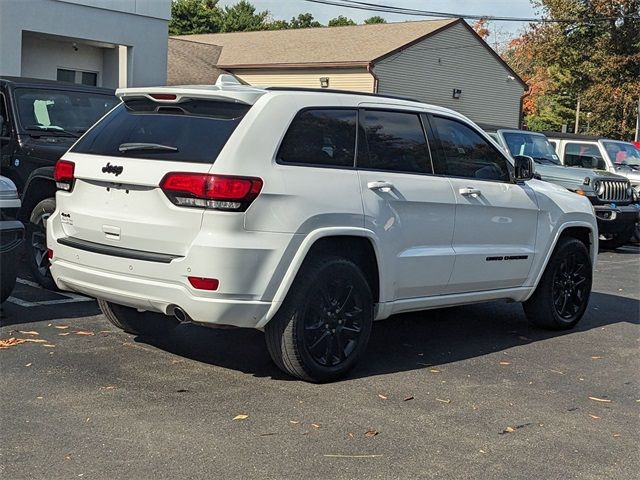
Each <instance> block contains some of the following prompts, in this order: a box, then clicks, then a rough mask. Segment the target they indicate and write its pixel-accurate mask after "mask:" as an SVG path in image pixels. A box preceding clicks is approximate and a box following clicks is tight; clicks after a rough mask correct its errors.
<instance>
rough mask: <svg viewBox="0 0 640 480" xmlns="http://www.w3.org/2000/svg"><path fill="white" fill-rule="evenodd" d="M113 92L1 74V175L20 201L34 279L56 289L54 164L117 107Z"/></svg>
mask: <svg viewBox="0 0 640 480" xmlns="http://www.w3.org/2000/svg"><path fill="white" fill-rule="evenodd" d="M114 93H115V92H114V91H113V90H110V89H107V88H97V87H91V86H86V85H77V84H73V83H64V82H56V81H50V80H39V79H32V78H18V77H0V174H1V175H4V176H5V177H9V178H10V179H11V180H13V182H14V183H15V184H16V187H17V188H18V192H19V193H20V196H21V199H22V207H21V209H20V210H19V212H18V220H21V221H22V222H23V223H24V224H25V225H26V227H27V228H26V230H27V235H26V236H27V242H26V246H27V262H28V263H29V267H30V269H31V271H32V273H33V275H34V277H35V279H36V280H37V281H38V282H39V283H40V284H41V285H42V286H44V287H47V288H54V283H53V280H52V279H51V275H50V274H49V259H48V258H47V247H46V235H45V227H46V219H47V218H48V217H49V215H51V214H52V213H53V211H54V210H55V192H56V184H55V180H54V178H53V167H54V165H55V162H56V161H57V160H58V159H59V158H60V157H61V156H62V154H63V153H64V152H66V151H67V150H68V149H69V147H70V146H71V145H72V144H73V143H74V142H75V141H76V139H77V138H78V137H80V136H81V135H82V134H83V133H84V132H86V131H87V130H88V129H89V128H90V127H91V126H92V125H93V124H94V123H95V122H96V121H97V120H98V119H100V118H101V117H102V116H103V115H104V114H105V113H107V112H108V111H109V110H111V108H113V107H114V106H115V105H116V104H117V103H118V99H117V98H116V97H115V95H114Z"/></svg>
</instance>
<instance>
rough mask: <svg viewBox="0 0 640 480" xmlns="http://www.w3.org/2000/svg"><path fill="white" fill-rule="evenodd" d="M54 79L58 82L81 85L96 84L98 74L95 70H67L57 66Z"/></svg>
mask: <svg viewBox="0 0 640 480" xmlns="http://www.w3.org/2000/svg"><path fill="white" fill-rule="evenodd" d="M56 79H57V80H58V81H60V82H69V83H80V84H82V85H93V86H94V87H95V86H97V85H98V74H97V73H96V72H81V71H79V70H69V69H67V68H59V69H58V72H57V76H56Z"/></svg>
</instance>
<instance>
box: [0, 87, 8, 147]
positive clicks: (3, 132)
mask: <svg viewBox="0 0 640 480" xmlns="http://www.w3.org/2000/svg"><path fill="white" fill-rule="evenodd" d="M0 117H2V126H1V127H0V137H8V136H9V118H8V116H7V109H6V107H5V103H4V93H0Z"/></svg>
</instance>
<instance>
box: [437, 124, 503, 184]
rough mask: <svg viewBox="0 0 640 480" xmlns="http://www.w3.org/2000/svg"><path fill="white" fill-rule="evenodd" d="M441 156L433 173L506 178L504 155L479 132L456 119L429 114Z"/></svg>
mask: <svg viewBox="0 0 640 480" xmlns="http://www.w3.org/2000/svg"><path fill="white" fill-rule="evenodd" d="M433 127H434V128H435V129H436V131H437V134H438V138H439V139H440V144H441V145H442V149H443V153H444V158H443V161H442V162H440V164H439V165H438V166H437V167H436V173H439V174H441V175H448V176H451V177H466V178H477V179H481V180H499V181H502V182H508V181H509V180H510V176H509V166H508V161H507V159H506V158H505V157H504V156H503V155H502V154H501V153H500V152H498V150H496V149H495V148H494V147H493V146H492V145H491V144H490V143H489V142H487V141H486V140H485V139H484V138H483V137H482V136H481V135H480V134H479V133H477V132H476V131H474V130H473V129H471V128H470V127H468V126H466V125H464V124H463V123H460V122H458V121H456V120H452V119H449V118H443V117H435V116H434V117H433Z"/></svg>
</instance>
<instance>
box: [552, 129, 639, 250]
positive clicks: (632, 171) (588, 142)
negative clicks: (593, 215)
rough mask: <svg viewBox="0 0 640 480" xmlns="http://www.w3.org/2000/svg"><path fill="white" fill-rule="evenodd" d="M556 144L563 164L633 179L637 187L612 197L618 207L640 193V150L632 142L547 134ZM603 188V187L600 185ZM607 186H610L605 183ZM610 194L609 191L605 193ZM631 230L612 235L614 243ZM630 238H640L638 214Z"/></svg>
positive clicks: (567, 134) (565, 134) (611, 239)
mask: <svg viewBox="0 0 640 480" xmlns="http://www.w3.org/2000/svg"><path fill="white" fill-rule="evenodd" d="M546 135H547V137H549V140H550V141H551V143H552V144H553V145H554V147H555V149H556V151H557V153H558V156H559V157H560V160H561V161H562V163H563V164H565V165H568V166H574V167H585V166H586V167H588V168H590V167H591V166H596V165H597V168H599V169H602V170H607V171H609V172H612V173H617V174H619V175H622V176H624V177H627V178H628V179H629V182H630V183H631V187H632V188H633V190H628V189H627V192H628V193H627V195H626V196H624V195H622V199H620V194H619V193H617V194H616V197H615V198H613V199H612V203H614V204H615V205H616V206H619V205H625V204H627V203H626V202H627V201H628V200H629V197H630V196H633V195H635V197H636V198H637V197H638V196H640V150H638V148H637V147H636V146H635V145H633V144H632V143H631V142H622V141H619V140H612V139H609V138H603V137H590V136H585V135H576V134H572V133H557V132H549V133H547V134H546ZM600 187H601V188H603V186H602V185H601V186H600ZM604 188H605V189H606V188H608V184H606V183H605V185H604ZM605 193H606V192H605ZM627 235H628V232H627V231H624V232H622V233H620V234H618V235H614V236H612V237H611V238H610V243H611V246H612V247H613V246H615V245H616V244H619V245H622V244H624V243H626V242H627V241H628V240H625V237H627ZM628 236H629V237H632V236H635V237H636V239H640V221H638V214H637V213H636V216H635V227H633V228H631V229H630V234H629V235H628Z"/></svg>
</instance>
